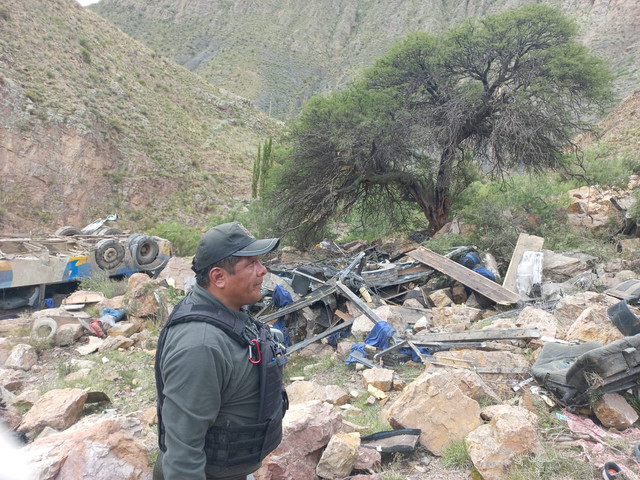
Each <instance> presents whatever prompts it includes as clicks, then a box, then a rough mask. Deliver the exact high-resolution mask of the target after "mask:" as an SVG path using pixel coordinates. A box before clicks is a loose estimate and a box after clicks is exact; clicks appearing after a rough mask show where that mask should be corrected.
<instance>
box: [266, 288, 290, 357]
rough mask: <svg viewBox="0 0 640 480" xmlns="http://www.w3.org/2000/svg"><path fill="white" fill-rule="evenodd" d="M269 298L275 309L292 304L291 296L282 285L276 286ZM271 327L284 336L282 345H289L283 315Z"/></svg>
mask: <svg viewBox="0 0 640 480" xmlns="http://www.w3.org/2000/svg"><path fill="white" fill-rule="evenodd" d="M271 298H272V299H273V304H274V305H275V307H276V308H282V307H286V306H287V305H290V304H292V303H293V298H292V297H291V294H290V293H289V292H287V291H286V290H285V288H284V287H283V286H282V285H276V288H275V289H274V290H273V295H272V297H271ZM273 327H274V328H277V329H278V330H280V331H281V332H282V335H283V336H284V345H285V346H289V345H291V336H290V335H289V329H288V328H287V324H286V322H285V321H284V315H283V316H282V317H280V318H278V320H276V322H275V323H274V324H273Z"/></svg>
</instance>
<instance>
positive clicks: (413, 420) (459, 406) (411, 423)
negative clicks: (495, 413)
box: [383, 371, 482, 456]
mask: <svg viewBox="0 0 640 480" xmlns="http://www.w3.org/2000/svg"><path fill="white" fill-rule="evenodd" d="M383 416H385V417H386V419H387V421H388V422H389V424H390V425H391V426H392V427H393V428H394V429H400V428H419V429H420V430H422V433H421V435H420V443H421V444H422V445H423V446H424V447H425V448H426V449H427V450H429V451H430V452H431V453H432V454H434V455H437V456H440V455H442V454H443V453H444V451H445V449H446V448H447V446H448V445H449V444H450V443H451V442H456V441H461V440H463V439H464V438H465V437H466V436H467V434H469V433H470V432H471V431H473V430H475V429H476V428H477V427H478V426H479V425H481V424H482V420H481V419H480V406H479V404H478V402H476V401H475V400H473V399H472V398H470V397H468V396H467V395H465V394H464V393H463V392H462V390H461V389H460V387H459V386H458V381H457V379H450V378H448V376H447V375H446V373H444V372H441V371H436V372H432V371H426V372H424V373H423V374H421V375H420V376H419V377H418V378H417V379H416V380H414V381H413V382H411V383H410V384H409V385H407V386H406V387H405V389H404V390H403V392H402V393H401V394H400V396H399V397H398V399H397V400H396V401H395V402H394V403H393V404H392V405H391V406H390V407H389V409H388V410H386V411H383Z"/></svg>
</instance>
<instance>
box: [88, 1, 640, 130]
mask: <svg viewBox="0 0 640 480" xmlns="http://www.w3.org/2000/svg"><path fill="white" fill-rule="evenodd" d="M527 3H538V2H533V0H466V1H458V0H455V1H454V0H446V1H443V0H323V1H322V2H308V1H303V0H262V1H259V2H258V1H254V0H233V1H222V0H102V1H101V2H100V3H98V4H96V5H94V6H92V7H90V8H92V9H93V10H94V11H96V12H97V13H99V14H100V15H102V16H104V17H105V18H106V19H108V20H110V21H111V22H113V23H114V24H116V25H117V26H118V27H119V28H121V29H122V30H123V31H125V32H127V33H129V34H130V35H132V36H133V37H135V38H137V39H139V40H141V41H142V42H144V43H146V44H147V45H149V46H150V47H151V48H153V49H154V50H155V51H157V52H160V53H162V54H164V55H167V56H169V57H170V58H173V59H174V60H176V61H177V62H178V63H180V64H181V65H184V66H185V67H186V68H188V69H189V70H192V71H194V72H197V73H199V74H201V75H202V76H203V77H204V78H206V79H207V80H209V81H211V82H212V83H214V84H216V85H221V86H223V87H224V88H226V89H228V90H230V91H233V92H235V93H237V94H239V95H242V96H245V97H247V98H250V99H251V100H253V101H255V102H256V103H257V104H258V105H259V106H260V107H261V108H262V109H263V110H264V111H270V112H271V113H272V114H274V115H278V116H281V117H288V116H291V115H293V114H294V113H295V112H296V111H297V109H298V108H299V106H300V105H301V103H303V102H304V101H305V100H306V99H307V98H308V97H309V96H311V95H313V94H315V93H318V92H322V91H325V90H330V89H334V88H337V87H340V86H341V85H344V84H345V82H346V81H347V80H349V79H351V78H354V77H355V76H357V75H358V72H360V71H361V70H362V68H364V67H367V66H369V65H371V64H372V63H373V61H374V59H375V58H376V57H379V56H380V55H382V54H384V53H385V52H386V51H387V49H388V48H389V46H390V45H392V44H393V43H394V42H395V41H396V40H398V39H399V38H401V37H402V36H404V35H405V34H407V33H408V32H410V31H414V30H426V31H430V32H433V33H437V32H440V31H442V30H444V29H446V28H448V27H450V26H453V25H455V24H458V23H459V22H461V21H462V20H463V19H465V18H467V17H471V16H482V15H485V14H491V13H497V12H500V11H503V10H506V9H512V8H517V7H519V6H522V5H524V4H527ZM542 3H547V4H551V5H554V6H558V7H560V8H561V9H562V10H564V11H565V12H566V13H567V14H568V15H569V16H571V17H573V18H576V20H577V21H578V24H579V26H580V32H581V38H582V39H583V41H584V43H585V44H586V45H588V46H589V47H591V48H592V49H593V50H594V51H595V52H596V53H597V54H599V55H601V56H602V57H604V58H606V59H607V60H609V62H610V63H611V66H612V69H613V70H614V72H615V73H616V75H617V76H618V81H617V89H618V92H619V94H620V97H621V98H622V97H624V96H626V95H628V94H630V93H632V92H633V90H634V89H635V88H636V85H637V84H638V81H639V80H640V68H638V66H639V62H640V60H638V58H639V54H640V2H637V0H543V1H542Z"/></svg>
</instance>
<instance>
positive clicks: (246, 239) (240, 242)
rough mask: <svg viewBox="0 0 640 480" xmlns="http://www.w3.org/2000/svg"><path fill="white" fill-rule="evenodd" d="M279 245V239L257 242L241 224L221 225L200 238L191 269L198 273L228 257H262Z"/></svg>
mask: <svg viewBox="0 0 640 480" xmlns="http://www.w3.org/2000/svg"><path fill="white" fill-rule="evenodd" d="M279 243H280V239H279V238H267V239H265V240H257V239H256V237H254V236H253V235H251V234H250V233H249V230H247V229H246V228H244V227H243V226H242V224H241V223H238V222H231V223H223V224H221V225H218V226H216V227H213V228H212V229H210V230H209V231H208V232H207V233H205V234H204V235H203V236H202V238H201V239H200V241H199V242H198V247H197V248H196V255H195V257H193V262H192V266H191V268H192V269H193V271H195V272H198V271H200V270H202V269H204V268H206V267H208V266H209V265H212V264H214V263H216V262H219V261H220V260H222V259H223V258H226V257H228V256H230V255H234V256H236V257H251V256H253V255H262V254H263V253H267V252H270V251H271V250H273V249H274V248H276V247H277V246H278V244H279Z"/></svg>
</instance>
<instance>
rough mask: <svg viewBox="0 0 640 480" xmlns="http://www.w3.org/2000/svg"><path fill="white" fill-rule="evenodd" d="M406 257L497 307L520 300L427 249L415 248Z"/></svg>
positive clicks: (502, 288)
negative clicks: (458, 283) (482, 296)
mask: <svg viewBox="0 0 640 480" xmlns="http://www.w3.org/2000/svg"><path fill="white" fill-rule="evenodd" d="M408 255H409V256H410V257H411V258H413V259H415V260H418V261H419V262H422V263H424V264H425V265H428V266H429V267H431V268H434V269H436V270H438V271H439V272H442V273H444V274H445V275H448V276H450V277H451V278H453V279H455V280H457V281H459V282H460V283H462V284H464V285H466V286H467V287H469V288H471V289H472V290H475V291H476V292H478V293H480V294H481V295H484V296H485V297H487V298H489V299H491V300H493V301H494V302H496V303H497V304H499V305H511V304H513V303H516V302H517V301H518V300H520V295H518V294H517V293H513V292H511V291H509V290H507V289H506V288H504V287H501V286H500V285H498V284H497V283H495V282H492V281H491V280H489V279H488V278H486V277H483V276H482V275H480V274H479V273H476V272H474V271H473V270H470V269H468V268H467V267H465V266H463V265H460V264H459V263H457V262H454V261H453V260H450V259H448V258H446V257H443V256H442V255H438V254H437V253H435V252H432V251H431V250H429V249H427V248H424V247H420V248H417V249H416V250H414V251H413V252H409V253H408Z"/></svg>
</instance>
